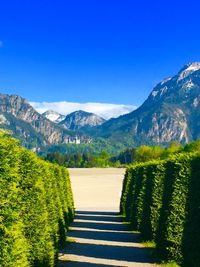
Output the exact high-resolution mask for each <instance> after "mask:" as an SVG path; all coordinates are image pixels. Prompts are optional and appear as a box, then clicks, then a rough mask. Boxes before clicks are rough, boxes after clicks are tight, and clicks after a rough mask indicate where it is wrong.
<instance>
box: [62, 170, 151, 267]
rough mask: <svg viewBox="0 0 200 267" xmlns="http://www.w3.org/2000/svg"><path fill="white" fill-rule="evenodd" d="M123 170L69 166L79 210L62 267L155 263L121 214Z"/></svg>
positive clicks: (146, 266)
mask: <svg viewBox="0 0 200 267" xmlns="http://www.w3.org/2000/svg"><path fill="white" fill-rule="evenodd" d="M123 174H124V170H120V169H81V170H79V169H78V170H75V169H73V170H70V175H71V180H72V187H73V191H74V193H75V194H74V197H75V206H76V208H77V211H76V218H75V221H74V222H73V223H72V225H71V227H70V230H69V232H68V237H67V238H68V239H69V242H66V246H65V247H64V249H63V250H61V251H60V255H59V262H58V266H59V267H65V266H66V267H78V266H79V267H98V266H99V267H105V266H107V267H109V266H115V267H122V266H123V267H125V266H127V267H129V266H132V267H153V266H155V264H154V263H153V261H152V259H151V257H150V251H151V250H150V249H148V248H145V247H144V246H143V245H142V244H141V243H140V239H139V234H137V233H133V232H131V231H130V228H129V225H128V224H125V223H123V222H122V219H121V218H120V217H118V210H119V199H120V194H119V192H120V191H121V186H122V179H123ZM101 177H102V178H101Z"/></svg>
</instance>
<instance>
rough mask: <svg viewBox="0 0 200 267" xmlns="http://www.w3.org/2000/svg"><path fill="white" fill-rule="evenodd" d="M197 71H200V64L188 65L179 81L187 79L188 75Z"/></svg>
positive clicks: (180, 74) (181, 73) (180, 75)
mask: <svg viewBox="0 0 200 267" xmlns="http://www.w3.org/2000/svg"><path fill="white" fill-rule="evenodd" d="M197 70H200V62H194V63H189V64H187V65H186V66H185V67H184V69H183V70H182V71H181V72H180V73H179V78H178V81H181V80H182V79H184V78H186V77H187V76H188V75H190V74H191V73H193V72H195V71H197Z"/></svg>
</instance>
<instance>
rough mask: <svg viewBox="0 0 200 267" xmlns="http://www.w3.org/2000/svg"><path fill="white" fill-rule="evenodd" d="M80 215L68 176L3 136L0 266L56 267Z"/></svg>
mask: <svg viewBox="0 0 200 267" xmlns="http://www.w3.org/2000/svg"><path fill="white" fill-rule="evenodd" d="M73 216H74V206H73V197H72V191H71V186H70V180H69V175H68V171H67V170H66V169H65V168H64V167H60V166H58V165H55V164H51V163H47V162H45V161H44V160H42V159H40V158H39V157H37V156H36V155H35V154H34V153H33V152H30V151H28V150H26V149H24V148H22V147H20V146H19V145H18V141H16V140H15V139H12V138H10V137H9V136H5V135H3V134H2V133H1V136H0V266H1V267H8V266H9V267H16V266H20V267H32V266H37V267H40V266H43V267H44V266H46V267H51V266H55V264H56V261H57V255H58V249H59V247H60V246H61V245H62V243H63V242H64V241H65V236H66V230H67V227H68V225H69V223H70V222H71V221H72V219H73Z"/></svg>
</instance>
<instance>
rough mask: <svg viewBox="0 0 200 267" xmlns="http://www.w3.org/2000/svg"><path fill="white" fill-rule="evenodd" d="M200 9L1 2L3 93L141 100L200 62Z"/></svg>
mask: <svg viewBox="0 0 200 267" xmlns="http://www.w3.org/2000/svg"><path fill="white" fill-rule="evenodd" d="M199 10H200V4H199V3H198V1H192V0H190V1H175V0H174V1H171V0H169V1H153V0H151V1H150V0H149V1H139V0H138V1H133V0H130V1H126V0H123V1H122V0H120V1H117V0H113V1H112V0H111V1H109V0H106V1H105V0H92V1H87V0H84V1H80V0H77V1H75V0H74V1H68V0H65V1H64V0H63V1H60V0H56V1H53V0H48V1H47V0H34V1H28V0H23V1H20V0H15V1H12V0H10V1H9V0H8V1H1V5H0V25H1V26H0V46H1V47H0V92H2V93H14V94H19V95H21V96H23V97H25V98H27V99H28V100H31V101H61V100H67V101H73V102H109V103H122V104H134V105H140V104H141V103H142V102H143V101H144V100H145V98H146V97H147V96H148V94H149V93H150V91H151V90H152V87H153V86H154V85H155V84H156V83H157V82H159V81H160V80H161V79H163V78H164V77H166V76H170V75H173V74H176V73H177V71H178V70H179V69H180V68H181V67H182V66H183V65H184V64H186V63H188V62H191V61H200V15H199Z"/></svg>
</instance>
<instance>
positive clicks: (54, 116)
mask: <svg viewBox="0 0 200 267" xmlns="http://www.w3.org/2000/svg"><path fill="white" fill-rule="evenodd" d="M42 115H43V116H44V117H45V118H47V119H48V120H50V121H53V122H55V123H59V122H61V121H63V120H64V119H65V116H64V115H61V114H59V113H58V112H56V111H53V110H47V111H45V112H44V113H43V114H42Z"/></svg>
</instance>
